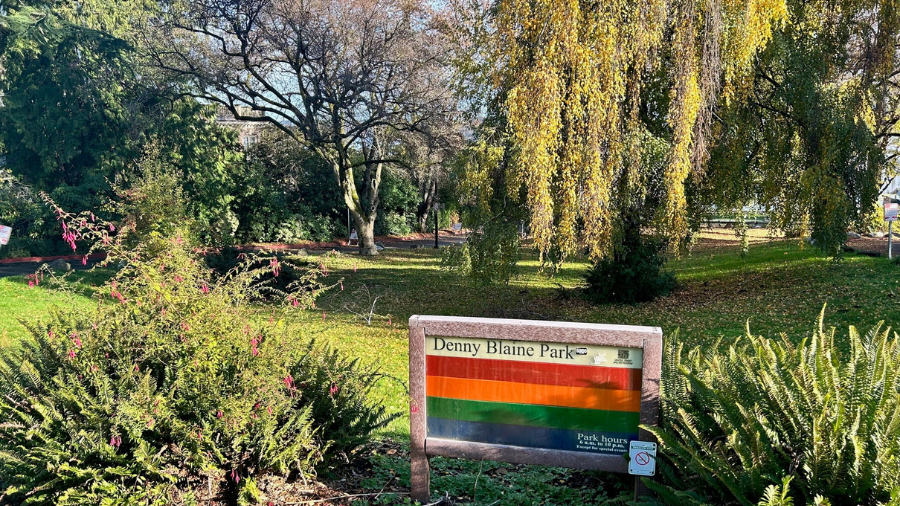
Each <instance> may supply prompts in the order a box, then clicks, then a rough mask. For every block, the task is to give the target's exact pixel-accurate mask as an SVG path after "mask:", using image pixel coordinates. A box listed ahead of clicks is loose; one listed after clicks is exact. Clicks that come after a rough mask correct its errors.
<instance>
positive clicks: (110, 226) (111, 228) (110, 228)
mask: <svg viewBox="0 0 900 506" xmlns="http://www.w3.org/2000/svg"><path fill="white" fill-rule="evenodd" d="M109 231H110V232H115V231H116V226H115V225H113V224H112V223H110V224H109Z"/></svg>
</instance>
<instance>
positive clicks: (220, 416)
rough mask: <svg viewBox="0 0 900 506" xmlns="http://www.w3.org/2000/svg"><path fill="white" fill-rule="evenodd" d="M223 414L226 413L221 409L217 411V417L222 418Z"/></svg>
mask: <svg viewBox="0 0 900 506" xmlns="http://www.w3.org/2000/svg"><path fill="white" fill-rule="evenodd" d="M223 416H225V413H222V410H221V409H220V410H219V411H216V418H222V417H223Z"/></svg>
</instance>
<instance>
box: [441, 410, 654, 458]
mask: <svg viewBox="0 0 900 506" xmlns="http://www.w3.org/2000/svg"><path fill="white" fill-rule="evenodd" d="M428 437H437V438H443V439H454V440H457V441H471V442H474V443H490V444H499V445H510V446H525V447H528V448H547V449H551V450H568V451H578V452H589V453H605V454H611V455H624V454H626V453H628V441H631V440H633V439H637V438H638V435H637V434H623V433H618V432H599V431H588V430H567V429H552V428H545V427H527V426H522V425H507V424H502V423H488V422H468V421H464V420H450V419H447V418H437V417H432V416H429V417H428Z"/></svg>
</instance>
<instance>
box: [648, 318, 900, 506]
mask: <svg viewBox="0 0 900 506" xmlns="http://www.w3.org/2000/svg"><path fill="white" fill-rule="evenodd" d="M818 323H819V325H818V328H817V330H816V331H815V332H814V333H813V335H812V336H811V337H810V338H808V339H805V340H803V341H801V342H800V343H799V344H797V345H795V344H793V343H792V342H791V341H790V340H789V339H788V338H787V337H786V336H781V338H780V339H775V340H769V339H766V338H763V337H761V336H754V335H753V334H751V333H750V332H749V329H748V332H747V335H746V336H745V337H744V338H742V339H740V340H738V341H737V342H736V343H734V344H732V345H730V346H728V347H727V348H724V349H723V351H722V352H721V353H719V352H717V351H716V350H717V349H722V348H723V347H722V346H717V347H716V348H714V350H713V351H709V352H706V353H704V352H702V351H700V349H694V350H691V351H689V352H687V353H685V352H684V350H683V349H682V345H681V344H680V343H679V342H678V340H677V336H676V337H675V338H673V339H670V340H668V342H667V343H666V351H667V353H668V355H667V356H668V357H669V360H668V362H667V364H665V365H664V368H663V382H662V397H663V417H662V418H663V420H664V425H663V426H662V427H659V428H657V427H647V429H648V430H650V431H651V432H653V433H654V434H655V435H656V436H657V437H658V438H659V440H660V442H661V444H662V453H663V454H664V455H665V457H666V458H667V459H669V460H670V461H671V462H672V465H673V466H674V467H675V468H677V469H678V470H679V473H676V475H677V476H675V477H673V479H668V480H667V482H668V485H667V486H662V489H666V487H669V488H671V489H681V490H693V491H694V492H696V493H697V494H698V495H699V496H701V497H704V498H705V499H704V500H706V501H710V502H712V503H715V504H725V503H735V504H741V505H746V506H752V505H755V504H757V503H758V502H759V501H760V500H762V501H763V503H762V504H788V503H789V501H795V502H796V503H798V504H826V503H827V502H831V503H834V504H859V505H876V504H880V503H885V502H887V501H889V500H891V491H892V490H893V489H895V488H896V487H898V486H900V460H898V455H900V343H898V339H897V338H896V336H893V337H892V336H891V333H890V331H889V329H886V328H882V326H881V325H880V324H879V325H878V326H876V327H875V328H873V329H872V330H871V331H869V332H868V333H866V334H865V335H861V334H860V333H859V332H858V331H857V330H856V329H855V328H853V327H850V330H849V333H848V336H847V340H846V343H845V349H846V350H847V351H845V352H842V351H841V349H840V347H839V346H838V345H837V343H836V339H835V333H834V330H833V329H832V330H830V331H826V330H825V329H824V324H823V316H820V318H819V322H818ZM788 482H790V484H791V487H790V490H791V491H790V495H788V493H789V492H788V485H787V484H788ZM672 499H673V500H672V501H671V502H670V504H675V503H679V504H683V500H681V499H676V498H675V497H673V498H672ZM779 501H780V502H779Z"/></svg>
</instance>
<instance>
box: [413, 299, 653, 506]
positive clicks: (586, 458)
mask: <svg viewBox="0 0 900 506" xmlns="http://www.w3.org/2000/svg"><path fill="white" fill-rule="evenodd" d="M409 337H410V340H409V361H410V362H409V380H410V394H411V397H412V400H411V402H412V405H411V406H410V442H411V451H410V453H411V458H412V496H413V499H415V500H418V501H421V502H423V503H425V502H428V501H429V499H430V486H429V483H430V472H429V464H428V457H430V456H437V455H440V456H446V457H459V458H468V459H475V460H496V461H503V462H512V463H520V464H540V465H549V466H560V467H572V468H580V469H594V470H604V471H614V472H621V473H625V472H629V460H628V458H627V456H628V455H629V451H630V446H632V442H640V441H647V442H652V441H654V439H653V437H652V435H651V434H650V433H648V432H646V431H643V430H641V429H640V427H639V426H640V425H642V424H643V425H655V424H656V422H657V418H658V412H659V375H660V369H661V356H662V355H661V349H662V331H661V330H660V329H659V328H657V327H637V326H629V325H600V324H586V323H569V322H549V321H532V320H503V319H493V318H463V317H450V316H413V317H411V318H410V321H409ZM654 455H655V452H654ZM642 456H643V454H642ZM652 464H653V466H652V467H655V461H654V462H653V463H652ZM645 469H646V468H645ZM650 473H651V474H652V470H651V471H650ZM632 474H643V475H646V474H647V473H646V472H644V471H641V473H635V472H633V470H632Z"/></svg>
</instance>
